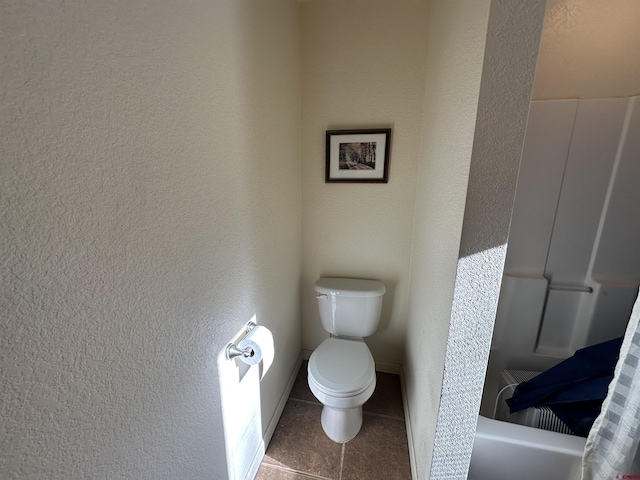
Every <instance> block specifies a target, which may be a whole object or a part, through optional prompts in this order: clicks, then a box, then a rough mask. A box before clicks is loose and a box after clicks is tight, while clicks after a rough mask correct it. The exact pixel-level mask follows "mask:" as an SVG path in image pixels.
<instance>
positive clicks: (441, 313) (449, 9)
mask: <svg viewBox="0 0 640 480" xmlns="http://www.w3.org/2000/svg"><path fill="white" fill-rule="evenodd" d="M489 4H490V2H489V0H487V1H482V2H479V1H478V2H466V1H464V0H460V1H451V0H434V1H432V2H431V11H430V22H429V37H428V44H429V53H428V61H427V78H426V95H425V101H424V105H425V124H424V127H423V140H422V153H421V156H420V168H419V172H418V194H417V198H416V219H415V222H416V223H415V231H414V237H413V242H414V247H413V258H412V271H411V292H410V293H411V296H410V302H409V321H408V328H407V336H406V345H407V347H406V348H407V351H406V355H405V359H404V373H405V383H406V390H407V402H408V406H409V413H410V422H411V425H410V426H411V431H412V435H413V446H414V450H415V460H416V467H417V472H415V474H416V478H417V479H427V478H429V470H430V464H431V456H432V452H433V448H434V438H435V430H436V420H437V416H438V406H439V403H440V394H441V387H442V373H443V368H444V357H445V350H446V345H447V336H448V332H449V319H450V315H451V301H452V297H453V286H454V281H455V276H456V262H457V259H458V248H459V245H460V234H461V230H462V220H463V214H464V203H465V195H466V190H467V181H468V175H469V164H470V160H471V149H472V144H473V137H474V129H475V120H476V109H477V106H478V95H479V92H480V76H481V73H482V61H483V56H484V42H485V36H486V33H487V21H488V17H489Z"/></svg>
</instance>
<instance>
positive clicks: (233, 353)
mask: <svg viewBox="0 0 640 480" xmlns="http://www.w3.org/2000/svg"><path fill="white" fill-rule="evenodd" d="M256 326H257V324H256V323H254V322H249V323H247V326H246V328H245V331H244V334H245V336H246V335H247V334H248V333H249V332H250V331H251V330H253V329H254V328H255V327H256ZM224 354H225V356H226V357H227V360H233V359H234V358H236V357H244V358H250V357H253V355H254V354H255V352H254V351H253V348H251V347H247V348H245V349H244V350H243V349H241V348H239V347H238V345H236V344H235V343H233V342H231V343H229V344H228V345H227V346H226V347H225V349H224Z"/></svg>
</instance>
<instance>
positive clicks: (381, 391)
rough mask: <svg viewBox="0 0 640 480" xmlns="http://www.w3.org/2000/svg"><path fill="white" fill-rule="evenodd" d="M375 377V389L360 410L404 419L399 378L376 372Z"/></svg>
mask: <svg viewBox="0 0 640 480" xmlns="http://www.w3.org/2000/svg"><path fill="white" fill-rule="evenodd" d="M376 376H377V379H376V382H377V383H376V389H375V391H374V392H373V395H371V398H370V399H369V400H368V401H367V403H365V404H364V406H363V407H362V410H363V411H365V412H370V413H379V414H382V415H389V416H391V417H395V418H402V419H404V410H403V408H402V393H401V391H400V377H399V376H398V375H392V374H390V373H380V372H376Z"/></svg>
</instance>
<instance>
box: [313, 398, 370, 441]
mask: <svg viewBox="0 0 640 480" xmlns="http://www.w3.org/2000/svg"><path fill="white" fill-rule="evenodd" d="M321 420H322V429H323V430H324V433H326V434H327V437H329V438H330V439H331V440H333V441H334V442H337V443H345V442H348V441H349V440H351V439H352V438H353V437H355V436H356V435H357V434H358V432H359V431H360V427H362V406H359V407H352V408H334V407H330V406H328V405H325V406H324V407H323V408H322V417H321Z"/></svg>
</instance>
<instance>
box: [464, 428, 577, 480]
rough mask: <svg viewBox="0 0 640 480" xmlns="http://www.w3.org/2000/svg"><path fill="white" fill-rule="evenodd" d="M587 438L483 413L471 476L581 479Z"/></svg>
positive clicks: (492, 479)
mask: <svg viewBox="0 0 640 480" xmlns="http://www.w3.org/2000/svg"><path fill="white" fill-rule="evenodd" d="M585 442H586V439H585V438H582V437H574V436H571V435H565V434H563V433H554V432H548V431H546V430H540V429H537V428H531V427H524V426H522V425H516V424H513V423H507V422H501V421H499V420H491V419H489V418H485V417H482V416H480V417H478V428H477V431H476V436H475V441H474V444H473V453H472V454H471V466H470V467H469V477H468V480H580V473H581V469H582V452H583V450H584V444H585Z"/></svg>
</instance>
